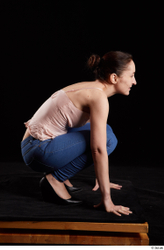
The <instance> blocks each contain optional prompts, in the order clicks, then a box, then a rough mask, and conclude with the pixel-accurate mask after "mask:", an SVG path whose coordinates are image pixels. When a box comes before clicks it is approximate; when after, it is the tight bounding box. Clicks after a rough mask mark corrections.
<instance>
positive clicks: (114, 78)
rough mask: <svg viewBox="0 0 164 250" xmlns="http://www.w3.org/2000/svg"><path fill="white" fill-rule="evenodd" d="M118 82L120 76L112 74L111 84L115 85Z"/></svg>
mask: <svg viewBox="0 0 164 250" xmlns="http://www.w3.org/2000/svg"><path fill="white" fill-rule="evenodd" d="M117 81H118V76H117V75H116V74H115V73H113V74H111V75H110V82H111V83H113V84H116V83H117Z"/></svg>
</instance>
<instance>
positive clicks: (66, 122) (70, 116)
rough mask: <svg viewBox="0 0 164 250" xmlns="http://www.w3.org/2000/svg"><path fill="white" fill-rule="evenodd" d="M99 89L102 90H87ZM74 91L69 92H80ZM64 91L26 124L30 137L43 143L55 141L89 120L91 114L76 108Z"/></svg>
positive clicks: (56, 94)
mask: <svg viewBox="0 0 164 250" xmlns="http://www.w3.org/2000/svg"><path fill="white" fill-rule="evenodd" d="M85 89H99V90H101V91H102V89H100V88H85ZM78 90H81V89H72V90H70V91H67V92H72V91H78ZM67 92H65V91H64V90H59V91H57V92H55V93H54V94H53V95H52V96H51V97H50V98H49V99H47V100H46V101H45V102H44V103H43V104H42V106H41V107H40V108H39V109H38V110H37V111H36V113H35V114H34V116H33V117H32V118H31V119H30V120H29V121H27V122H25V126H26V128H28V129H29V132H30V135H32V136H33V137H34V138H36V139H39V140H41V141H44V140H47V139H53V138H55V137H56V136H59V135H63V134H66V133H67V130H68V128H73V127H81V126H83V125H85V124H86V123H87V121H88V120H89V113H86V112H83V111H81V110H80V109H78V108H76V107H75V105H74V104H73V103H72V101H71V100H70V99H69V98H68V96H67V95H66V93H67Z"/></svg>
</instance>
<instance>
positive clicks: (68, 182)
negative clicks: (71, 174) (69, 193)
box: [64, 180, 73, 187]
mask: <svg viewBox="0 0 164 250" xmlns="http://www.w3.org/2000/svg"><path fill="white" fill-rule="evenodd" d="M64 184H66V185H67V186H68V187H73V185H72V183H71V182H70V181H69V180H66V181H64Z"/></svg>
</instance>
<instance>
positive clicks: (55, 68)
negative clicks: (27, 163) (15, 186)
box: [0, 0, 163, 166]
mask: <svg viewBox="0 0 164 250" xmlns="http://www.w3.org/2000/svg"><path fill="white" fill-rule="evenodd" d="M159 3H161V6H160V5H159ZM159 3H158V1H155V2H154V1H151V2H149V3H148V4H145V3H143V1H142V3H141V2H140V1H133V2H129V1H120V2H119V1H82V0H81V1H79V0H75V1H74V0H71V1H68V0H66V1H63V0H60V1H58V0H56V1H48V0H45V1H40V0H37V1H35V0H32V1H30V0H28V1H26V0H23V1H22V0H20V1H19V0H13V1H7V0H5V1H4V0H3V1H1V3H0V4H1V8H0V23H1V56H0V61H1V83H0V88H1V90H0V93H1V97H0V101H1V154H0V161H1V162H3V161H22V158H21V153H20V141H21V139H22V136H23V133H24V130H25V129H24V125H23V122H25V121H27V120H28V119H30V118H31V116H32V115H33V114H34V112H35V111H36V110H37V109H38V108H39V106H40V105H41V104H42V103H43V102H44V101H45V100H46V99H47V98H48V97H49V96H50V95H51V94H52V93H53V92H55V91H56V90H57V89H60V88H62V87H64V86H66V85H68V84H72V83H74V82H78V81H83V80H91V79H92V76H91V74H90V73H89V72H88V71H87V69H86V66H85V65H86V60H87V58H88V57H89V56H90V54H92V53H97V54H99V55H101V56H102V55H103V54H104V53H106V52H108V51H110V50H122V51H127V52H130V53H132V54H133V57H134V61H135V63H136V69H137V72H136V80H137V83H138V84H137V86H136V87H133V88H132V90H131V94H130V96H128V97H126V96H120V95H117V96H113V97H111V98H110V100H109V101H110V114H109V119H108V123H109V124H110V125H111V126H112V128H113V130H114V132H115V134H116V136H117V138H118V141H119V143H118V147H117V149H116V150H115V152H114V153H113V155H112V156H111V161H112V163H113V164H114V163H119V164H133V165H134V164H143V165H144V164H146V165H149V164H150V165H152V164H153V165H155V166H162V153H163V146H162V135H163V127H162V114H163V112H162V111H163V102H162V92H163V65H162V64H163V60H162V59H163V32H162V31H163V16H162V8H163V6H162V2H161V1H160V2H159Z"/></svg>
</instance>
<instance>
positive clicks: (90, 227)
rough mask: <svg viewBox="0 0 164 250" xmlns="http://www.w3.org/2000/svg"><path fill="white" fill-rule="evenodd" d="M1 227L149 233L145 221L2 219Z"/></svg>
mask: <svg viewBox="0 0 164 250" xmlns="http://www.w3.org/2000/svg"><path fill="white" fill-rule="evenodd" d="M0 228H17V229H50V230H76V231H100V232H129V233H147V232H148V223H147V222H145V223H141V224H140V223H92V222H60V221H1V222H0Z"/></svg>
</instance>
